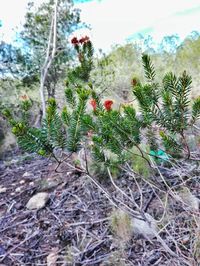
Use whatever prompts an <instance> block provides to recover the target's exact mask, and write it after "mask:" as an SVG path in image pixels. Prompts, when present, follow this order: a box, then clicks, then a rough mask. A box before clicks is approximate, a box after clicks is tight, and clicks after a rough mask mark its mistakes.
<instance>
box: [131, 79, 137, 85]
mask: <svg viewBox="0 0 200 266" xmlns="http://www.w3.org/2000/svg"><path fill="white" fill-rule="evenodd" d="M131 84H132V86H133V87H135V86H136V85H137V84H138V81H137V79H136V78H133V79H132V81H131Z"/></svg>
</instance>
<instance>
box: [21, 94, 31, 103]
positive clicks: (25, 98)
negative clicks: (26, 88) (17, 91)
mask: <svg viewBox="0 0 200 266" xmlns="http://www.w3.org/2000/svg"><path fill="white" fill-rule="evenodd" d="M28 99H29V98H28V96H27V95H26V94H24V95H21V96H20V100H22V101H27V100H28Z"/></svg>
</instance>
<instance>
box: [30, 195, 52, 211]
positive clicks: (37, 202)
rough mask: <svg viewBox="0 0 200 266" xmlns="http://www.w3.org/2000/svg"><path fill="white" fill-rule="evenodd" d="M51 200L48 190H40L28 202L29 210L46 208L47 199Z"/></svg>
mask: <svg viewBox="0 0 200 266" xmlns="http://www.w3.org/2000/svg"><path fill="white" fill-rule="evenodd" d="M48 200H49V194H48V193H46V192H40V193H37V194H36V195H34V196H33V197H32V198H30V200H29V201H28V203H27V204H26V208H27V209H29V210H34V209H36V210H39V209H42V208H44V206H45V205H46V203H47V201H48Z"/></svg>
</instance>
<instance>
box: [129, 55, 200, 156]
mask: <svg viewBox="0 0 200 266" xmlns="http://www.w3.org/2000/svg"><path fill="white" fill-rule="evenodd" d="M142 59H143V65H144V70H145V75H146V77H147V80H148V81H150V82H148V83H147V84H144V85H143V84H141V83H137V84H136V85H135V86H133V94H134V95H135V97H136V99H137V100H138V102H139V106H140V110H141V112H142V115H143V118H144V122H145V125H146V126H147V127H149V128H151V127H152V126H153V125H156V126H158V127H159V128H160V136H161V139H162V143H163V145H164V147H165V148H166V150H167V151H171V152H172V153H173V154H174V151H177V150H181V147H182V146H183V147H185V149H186V150H187V152H188V156H190V151H189V146H188V145H187V142H186V137H185V131H186V130H187V129H188V125H189V124H190V121H191V118H193V119H192V124H191V126H192V125H193V123H194V122H196V118H198V117H199V112H200V105H199V100H196V101H195V102H194V104H193V108H192V114H191V111H190V108H189V107H190V100H189V94H190V91H191V83H192V79H191V76H189V75H188V74H187V73H186V71H184V72H183V73H182V75H180V76H179V77H176V75H175V74H173V73H171V72H170V73H167V74H166V75H165V76H164V78H163V82H162V84H157V83H155V82H154V80H155V74H156V72H155V70H154V66H153V64H152V62H151V60H150V58H149V56H147V55H143V57H142ZM172 136H173V137H172Z"/></svg>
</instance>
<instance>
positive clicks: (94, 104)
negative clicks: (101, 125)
mask: <svg viewBox="0 0 200 266" xmlns="http://www.w3.org/2000/svg"><path fill="white" fill-rule="evenodd" d="M90 104H91V105H92V108H93V111H96V109H97V102H96V100H95V99H92V100H91V101H90ZM103 105H104V107H105V109H106V110H107V111H110V110H111V109H112V105H113V101H112V100H106V101H105V102H104V104H103Z"/></svg>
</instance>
